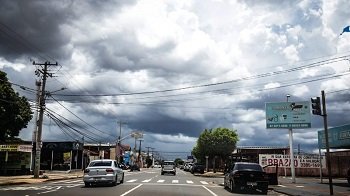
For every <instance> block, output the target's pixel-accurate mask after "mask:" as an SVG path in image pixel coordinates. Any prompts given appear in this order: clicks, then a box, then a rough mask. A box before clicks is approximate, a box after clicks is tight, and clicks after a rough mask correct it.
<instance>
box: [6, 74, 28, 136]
mask: <svg viewBox="0 0 350 196" xmlns="http://www.w3.org/2000/svg"><path fill="white" fill-rule="evenodd" d="M32 114H33V112H32V111H31V110H30V105H29V102H28V100H27V99H26V98H25V97H20V96H19V94H18V93H16V92H15V91H14V90H13V88H12V87H11V84H10V83H9V82H8V79H7V74H6V73H5V72H2V71H0V142H6V141H9V140H13V138H14V137H16V136H18V135H19V132H20V130H21V129H23V128H26V127H27V125H28V122H29V121H30V120H31V119H32Z"/></svg>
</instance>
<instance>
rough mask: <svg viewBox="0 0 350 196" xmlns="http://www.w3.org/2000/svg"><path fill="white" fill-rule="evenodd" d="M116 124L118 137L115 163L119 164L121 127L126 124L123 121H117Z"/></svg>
mask: <svg viewBox="0 0 350 196" xmlns="http://www.w3.org/2000/svg"><path fill="white" fill-rule="evenodd" d="M117 124H119V137H118V141H117V145H116V148H115V149H116V152H115V153H116V155H117V156H116V157H117V162H118V163H120V156H121V154H120V144H121V137H122V125H123V124H127V123H126V122H123V121H118V122H117Z"/></svg>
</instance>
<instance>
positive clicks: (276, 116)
mask: <svg viewBox="0 0 350 196" xmlns="http://www.w3.org/2000/svg"><path fill="white" fill-rule="evenodd" d="M265 109H266V128H268V129H305V128H311V114H310V102H308V101H303V102H276V103H266V105H265Z"/></svg>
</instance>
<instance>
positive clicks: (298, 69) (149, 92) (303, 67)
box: [54, 55, 350, 97]
mask: <svg viewBox="0 0 350 196" xmlns="http://www.w3.org/2000/svg"><path fill="white" fill-rule="evenodd" d="M349 57H350V55H346V56H341V57H336V58H332V59H328V60H323V61H319V62H315V63H310V64H307V65H302V66H300V67H294V68H291V69H287V70H281V71H274V72H267V73H263V74H258V75H254V76H248V77H243V78H240V79H235V80H229V81H223V82H216V83H210V84H203V85H194V86H187V87H181V88H174V89H165V90H157V91H144V92H133V93H119V94H89V95H76V94H59V93H57V94H54V95H59V96H71V97H75V96H78V97H88V96H94V97H110V96H130V95H143V94H154V93H164V92H173V91H180V90H187V89H194V88H202V87H210V86H217V85H223V84H230V83H235V82H240V81H246V80H251V79H258V78H263V77H269V76H274V75H279V74H284V73H289V72H294V71H300V70H303V69H308V68H313V67H317V66H321V65H326V64H331V63H335V62H340V61H344V60H348V59H347V58H349Z"/></svg>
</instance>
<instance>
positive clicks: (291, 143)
mask: <svg viewBox="0 0 350 196" xmlns="http://www.w3.org/2000/svg"><path fill="white" fill-rule="evenodd" d="M289 97H290V95H289V94H287V102H288V99H289ZM289 151H290V152H289V153H290V171H291V174H292V183H295V167H294V152H293V129H292V128H290V129H289Z"/></svg>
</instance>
